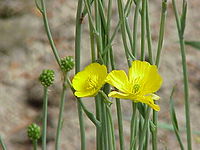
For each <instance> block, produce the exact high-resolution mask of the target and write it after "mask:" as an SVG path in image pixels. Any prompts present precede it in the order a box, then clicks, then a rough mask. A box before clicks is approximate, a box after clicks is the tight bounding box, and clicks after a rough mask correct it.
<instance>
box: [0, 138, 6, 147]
mask: <svg viewBox="0 0 200 150" xmlns="http://www.w3.org/2000/svg"><path fill="white" fill-rule="evenodd" d="M0 145H1V147H2V150H6V145H5V143H4V142H3V139H2V137H1V136H0Z"/></svg>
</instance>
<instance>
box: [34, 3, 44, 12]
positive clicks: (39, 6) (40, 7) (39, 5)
mask: <svg viewBox="0 0 200 150" xmlns="http://www.w3.org/2000/svg"><path fill="white" fill-rule="evenodd" d="M35 4H36V7H37V9H38V10H39V11H40V12H41V13H42V12H43V10H42V2H41V0H35Z"/></svg>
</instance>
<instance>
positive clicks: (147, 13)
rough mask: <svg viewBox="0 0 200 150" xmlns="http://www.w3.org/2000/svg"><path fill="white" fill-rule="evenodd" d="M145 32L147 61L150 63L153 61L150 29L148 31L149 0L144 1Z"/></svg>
mask: <svg viewBox="0 0 200 150" xmlns="http://www.w3.org/2000/svg"><path fill="white" fill-rule="evenodd" d="M146 3H147V4H146V32H147V44H148V54H149V61H150V63H151V64H154V61H153V53H152V39H151V31H150V23H149V1H148V0H147V1H146Z"/></svg>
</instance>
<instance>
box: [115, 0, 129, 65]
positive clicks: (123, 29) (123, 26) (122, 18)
mask: <svg viewBox="0 0 200 150" xmlns="http://www.w3.org/2000/svg"><path fill="white" fill-rule="evenodd" d="M117 4H118V12H119V19H120V22H121V24H120V27H121V32H122V40H123V44H124V49H125V54H126V59H127V63H128V66H131V61H132V60H130V57H129V53H130V51H129V48H128V44H127V41H126V24H125V15H124V9H123V3H122V0H117Z"/></svg>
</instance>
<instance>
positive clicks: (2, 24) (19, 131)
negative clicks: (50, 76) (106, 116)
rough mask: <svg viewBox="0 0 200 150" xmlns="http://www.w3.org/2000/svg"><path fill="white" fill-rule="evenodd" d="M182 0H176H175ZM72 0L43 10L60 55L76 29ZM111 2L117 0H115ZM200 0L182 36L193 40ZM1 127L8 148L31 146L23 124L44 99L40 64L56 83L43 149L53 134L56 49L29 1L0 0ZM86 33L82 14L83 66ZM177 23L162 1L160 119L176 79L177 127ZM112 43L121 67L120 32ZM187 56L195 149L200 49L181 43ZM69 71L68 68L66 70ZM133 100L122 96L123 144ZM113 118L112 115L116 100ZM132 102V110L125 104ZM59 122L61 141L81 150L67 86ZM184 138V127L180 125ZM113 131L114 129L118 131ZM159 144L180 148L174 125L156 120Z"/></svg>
mask: <svg viewBox="0 0 200 150" xmlns="http://www.w3.org/2000/svg"><path fill="white" fill-rule="evenodd" d="M178 2H180V1H178ZM76 5H77V0H75V1H67V0H57V1H53V0H49V1H48V4H47V6H48V17H49V20H50V25H51V29H52V33H53V37H54V39H55V42H56V45H57V48H58V50H59V53H60V55H61V56H62V57H63V56H66V55H74V33H75V31H74V29H75V14H76ZM160 5H161V3H160V1H159V0H156V1H151V3H150V12H151V14H150V17H151V27H152V38H153V44H154V45H153V49H154V52H155V50H156V43H157V40H158V31H159V18H160ZM115 6H116V4H115ZM199 7H200V1H197V0H194V1H189V2H188V18H187V19H188V20H187V28H186V33H185V38H186V39H187V40H198V39H199V37H200V36H199V35H200V14H199ZM112 19H113V20H112V26H113V27H115V25H116V22H117V20H118V14H117V8H116V7H114V8H113V16H112ZM0 35H1V36H0V122H1V123H0V134H1V135H2V136H3V138H4V140H5V142H6V144H7V146H8V149H9V150H16V149H17V150H27V149H28V150H31V146H30V142H29V141H28V139H27V137H26V127H27V125H29V124H30V123H31V122H33V121H35V122H39V120H40V115H41V107H42V102H41V101H42V87H41V86H40V84H39V82H38V80H37V78H38V75H39V74H40V72H41V71H42V69H45V68H51V69H54V70H57V73H56V84H55V85H54V86H52V87H51V88H50V91H49V93H50V104H49V127H48V129H49V130H48V150H51V149H53V147H54V142H53V139H54V138H53V137H54V135H55V127H56V122H57V116H58V104H59V94H60V89H61V76H60V74H59V71H58V70H59V69H58V66H57V64H56V62H55V59H54V56H53V54H52V52H51V49H50V46H49V43H48V40H47V37H46V34H45V32H44V28H43V22H42V17H41V15H40V14H39V12H38V11H37V10H36V7H35V5H34V2H32V1H28V2H27V1H26V0H14V1H13V0H12V1H11V0H0ZM88 41H89V38H88V24H87V19H85V20H84V22H83V38H82V50H83V52H82V56H83V60H82V67H84V66H85V65H87V64H88V63H89V57H90V55H89V49H88V47H89V43H88ZM177 41H178V37H177V31H176V25H175V19H174V15H173V11H172V4H171V1H169V2H168V15H167V21H166V34H165V42H164V47H163V53H162V58H161V65H160V72H161V74H162V76H163V78H164V84H163V86H162V89H161V90H160V91H159V95H160V96H161V97H162V99H161V100H160V106H161V111H160V112H159V122H160V124H169V123H170V117H169V96H170V92H171V90H172V87H173V86H174V85H175V84H176V85H177V87H178V88H177V90H176V92H175V104H176V111H177V115H178V120H179V124H180V127H181V128H184V124H185V118H184V99H183V95H184V94H183V83H182V71H181V57H180V51H179V45H178V43H177ZM113 49H114V50H115V58H116V60H117V66H118V68H119V69H122V68H125V69H126V68H127V67H126V61H125V59H124V58H122V57H121V56H122V54H123V46H122V41H121V37H120V36H119V35H118V36H117V37H116V38H115V41H114V44H113ZM186 49H187V50H186V52H187V64H188V67H189V68H188V73H189V81H190V84H189V86H190V105H191V124H192V129H193V131H194V134H193V135H192V138H193V146H194V150H198V147H199V146H200V134H197V133H198V132H199V131H200V127H199V125H200V119H199V107H200V101H199V99H200V94H199V88H200V78H199V73H200V61H199V58H200V52H199V51H197V50H195V49H193V48H191V47H186ZM71 76H73V71H72V72H71ZM84 102H85V103H86V105H88V108H89V109H91V111H94V110H93V105H94V104H93V102H92V100H87V99H84ZM130 104H131V102H128V101H126V102H123V116H124V132H125V139H126V147H127V148H128V140H129V125H130V117H131V107H130ZM112 108H113V118H114V120H115V126H117V122H116V113H115V105H113V106H112ZM129 110H130V111H129ZM64 121H65V122H64V123H65V124H64V127H63V132H62V142H61V144H62V149H65V150H79V149H80V140H79V139H80V137H79V125H78V117H77V109H76V102H75V100H74V97H73V95H72V93H71V92H70V91H68V93H67V103H66V106H65V113H64ZM85 121H86V131H87V132H86V133H87V135H86V138H87V149H88V150H94V149H95V138H94V137H95V128H94V126H93V124H92V123H91V122H90V121H89V120H88V119H87V118H86V117H85ZM182 135H183V141H184V143H185V144H186V135H185V132H184V131H183V132H182ZM116 137H117V139H118V134H117V131H116ZM158 139H159V140H158V141H159V150H164V149H169V150H178V149H180V148H179V145H178V143H177V142H176V138H175V135H174V133H173V132H171V131H170V130H168V129H166V128H165V129H163V128H159V137H158Z"/></svg>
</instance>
